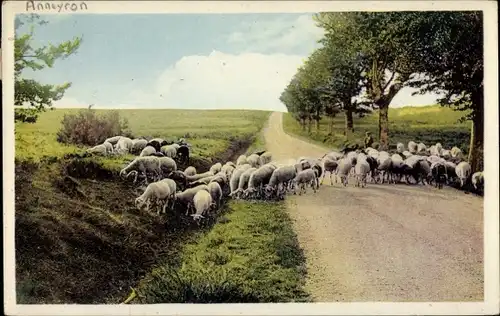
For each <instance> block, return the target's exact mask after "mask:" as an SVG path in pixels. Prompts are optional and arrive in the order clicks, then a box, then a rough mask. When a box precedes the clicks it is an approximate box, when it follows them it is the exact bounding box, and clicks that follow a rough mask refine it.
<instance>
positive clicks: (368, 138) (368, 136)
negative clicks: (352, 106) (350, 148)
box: [365, 132, 373, 149]
mask: <svg viewBox="0 0 500 316" xmlns="http://www.w3.org/2000/svg"><path fill="white" fill-rule="evenodd" d="M372 145H373V137H372V133H370V132H366V136H365V149H366V148H368V147H371V146H372Z"/></svg>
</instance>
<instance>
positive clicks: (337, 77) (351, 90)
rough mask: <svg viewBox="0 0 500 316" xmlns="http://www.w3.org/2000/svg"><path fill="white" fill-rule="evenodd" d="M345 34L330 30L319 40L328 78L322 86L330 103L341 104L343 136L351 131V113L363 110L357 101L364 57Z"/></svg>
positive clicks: (338, 25)
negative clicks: (350, 43) (343, 124)
mask: <svg viewBox="0 0 500 316" xmlns="http://www.w3.org/2000/svg"><path fill="white" fill-rule="evenodd" d="M335 22H337V23H338V24H337V25H336V26H335V27H336V29H337V30H338V29H341V28H342V27H343V26H342V20H340V19H339V20H337V21H335ZM345 37H346V33H344V32H333V33H329V34H328V35H327V36H326V37H325V38H324V39H323V40H322V41H321V42H322V43H323V45H324V46H323V47H324V49H323V51H324V55H325V56H327V58H326V59H327V62H326V69H327V70H328V80H326V82H325V84H324V85H323V87H322V91H323V93H324V94H325V95H326V96H328V97H329V98H330V100H331V101H332V103H333V104H337V105H340V108H341V109H342V111H343V112H344V116H345V133H344V134H345V135H346V136H348V135H349V133H351V132H353V131H354V120H353V115H354V113H359V112H362V111H364V109H363V108H362V107H360V106H359V105H360V102H359V101H358V100H356V97H358V96H359V94H360V92H361V89H362V73H363V59H362V55H361V54H359V52H357V51H355V50H353V49H352V47H351V46H350V45H349V42H348V41H346V38H345Z"/></svg>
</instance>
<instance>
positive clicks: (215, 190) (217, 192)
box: [207, 181, 222, 209]
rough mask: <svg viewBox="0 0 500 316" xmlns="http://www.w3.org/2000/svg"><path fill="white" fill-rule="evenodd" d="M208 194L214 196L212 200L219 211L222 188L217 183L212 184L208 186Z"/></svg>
mask: <svg viewBox="0 0 500 316" xmlns="http://www.w3.org/2000/svg"><path fill="white" fill-rule="evenodd" d="M207 186H208V192H209V193H210V195H211V196H212V200H213V201H214V202H215V207H216V209H219V207H220V204H221V199H222V188H221V186H220V185H219V183H217V182H215V181H214V182H210V183H209V184H208V185H207Z"/></svg>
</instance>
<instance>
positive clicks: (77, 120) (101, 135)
mask: <svg viewBox="0 0 500 316" xmlns="http://www.w3.org/2000/svg"><path fill="white" fill-rule="evenodd" d="M127 129H128V122H127V120H126V119H120V114H119V113H118V111H110V112H106V113H105V114H103V115H97V113H96V111H95V110H92V109H84V110H80V111H78V113H76V114H65V115H64V117H63V120H62V127H61V129H60V130H59V132H57V141H58V142H60V143H65V144H75V145H88V146H94V145H97V144H100V143H102V142H104V140H106V138H108V137H112V136H115V135H123V136H131V135H130V132H129V131H128V130H127Z"/></svg>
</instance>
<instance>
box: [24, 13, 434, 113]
mask: <svg viewBox="0 0 500 316" xmlns="http://www.w3.org/2000/svg"><path fill="white" fill-rule="evenodd" d="M42 17H43V19H44V20H46V21H48V22H49V23H48V24H45V25H43V26H37V27H36V29H35V33H34V41H33V46H34V47H37V46H39V45H46V44H49V43H54V44H55V43H59V42H62V41H65V40H68V39H72V38H74V37H76V36H82V37H83V41H82V44H81V46H80V48H79V49H78V51H77V53H76V54H74V55H71V56H69V57H68V58H67V59H64V60H58V61H57V62H56V63H55V65H54V67H53V68H45V69H43V70H40V71H36V72H33V71H30V70H26V71H25V72H24V73H23V76H24V77H26V78H32V79H35V80H38V81H40V82H42V83H51V84H61V83H64V82H71V83H72V86H71V87H70V88H69V89H68V90H67V91H66V93H65V95H64V97H63V99H61V100H59V101H56V102H55V103H54V106H55V107H86V106H88V105H89V104H94V108H189V109H258V110H273V111H284V112H286V107H285V106H284V105H283V104H282V103H281V102H280V101H279V97H280V94H281V92H282V91H283V89H284V88H285V87H286V86H287V85H288V83H289V82H290V80H291V78H292V76H293V75H294V74H295V72H296V71H297V68H298V67H299V66H301V65H302V63H303V61H304V60H305V59H307V57H308V56H309V55H310V54H311V52H313V51H314V49H315V48H317V47H319V45H320V44H318V40H319V39H320V38H321V37H322V36H323V31H322V29H321V28H318V27H317V26H316V25H315V23H314V21H313V20H312V14H308V13H304V14H296V13H294V14H292V13H286V14H274V13H273V14H271V13H267V14H263V13H259V14H147V15H146V14H75V15H70V14H65V15H62V14H60V15H42ZM18 31H19V33H22V32H24V31H26V29H25V28H24V26H23V27H21V28H20V29H19V30H18ZM412 91H414V90H411V89H409V88H405V89H403V90H401V91H400V92H399V93H398V94H397V95H396V97H395V98H394V99H393V101H392V103H391V107H401V106H419V105H429V104H434V103H435V102H436V97H435V95H429V94H428V95H423V96H421V95H418V96H411V92H412Z"/></svg>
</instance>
